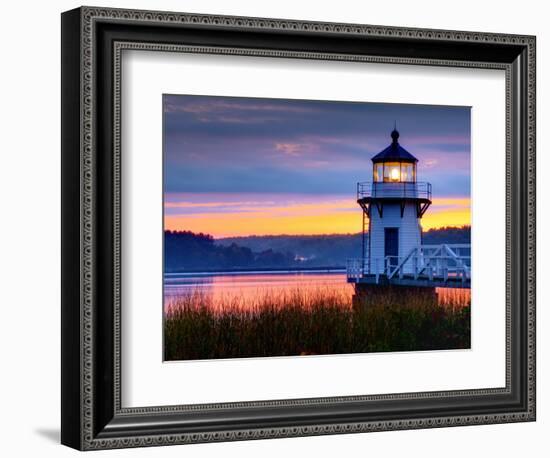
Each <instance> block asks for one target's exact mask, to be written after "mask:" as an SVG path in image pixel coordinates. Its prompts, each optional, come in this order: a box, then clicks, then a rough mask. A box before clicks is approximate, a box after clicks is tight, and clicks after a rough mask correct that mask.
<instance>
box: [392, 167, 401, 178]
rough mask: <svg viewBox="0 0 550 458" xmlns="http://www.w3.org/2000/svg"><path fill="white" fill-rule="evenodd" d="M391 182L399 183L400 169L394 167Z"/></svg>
mask: <svg viewBox="0 0 550 458" xmlns="http://www.w3.org/2000/svg"><path fill="white" fill-rule="evenodd" d="M390 178H391V181H399V169H398V168H397V167H392V169H391V171H390Z"/></svg>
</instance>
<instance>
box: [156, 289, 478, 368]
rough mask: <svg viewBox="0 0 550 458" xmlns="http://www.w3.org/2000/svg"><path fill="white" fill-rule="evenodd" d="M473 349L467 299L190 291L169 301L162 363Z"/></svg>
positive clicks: (326, 291) (456, 296)
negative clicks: (355, 299) (356, 302)
mask: <svg viewBox="0 0 550 458" xmlns="http://www.w3.org/2000/svg"><path fill="white" fill-rule="evenodd" d="M461 348H462V349H463V348H470V303H469V296H465V295H461V294H458V293H457V294H452V292H451V293H450V294H447V296H446V297H444V298H443V301H441V300H440V302H439V304H434V303H433V302H432V301H428V300H426V299H424V298H422V297H419V298H411V300H409V301H407V303H406V305H404V304H402V303H400V301H396V300H395V298H393V297H391V295H387V296H382V297H379V298H377V301H376V303H374V304H369V305H368V306H366V307H353V306H352V303H351V298H350V296H349V295H346V294H344V293H343V292H339V291H331V290H330V289H329V288H327V289H324V288H322V287H320V288H319V289H318V290H315V291H307V292H303V291H301V290H300V289H295V290H289V291H285V292H283V293H274V292H272V291H269V290H268V291H266V292H265V293H263V294H258V295H256V299H255V300H254V301H253V302H252V303H251V302H250V301H249V300H244V299H240V298H239V297H228V298H227V299H226V300H224V299H223V298H222V299H221V300H220V299H219V298H218V299H217V300H216V303H215V304H214V303H213V302H212V299H211V297H209V296H208V295H206V294H204V293H201V292H200V291H196V292H193V293H191V294H189V295H185V296H179V297H177V298H175V299H172V300H170V302H169V303H168V304H167V307H166V312H165V323H164V351H165V360H169V361H174V360H189V359H218V358H245V357H265V356H295V355H323V354H342V353H368V352H384V351H417V350H441V349H461Z"/></svg>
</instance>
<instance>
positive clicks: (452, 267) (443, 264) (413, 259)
mask: <svg viewBox="0 0 550 458" xmlns="http://www.w3.org/2000/svg"><path fill="white" fill-rule="evenodd" d="M470 250H471V246H470V245H469V244H441V245H421V246H420V247H419V248H414V249H413V250H411V251H410V252H409V253H408V254H407V255H406V256H386V257H383V258H362V259H361V258H359V259H349V260H348V262H347V277H348V280H356V279H359V278H362V277H365V276H374V277H375V281H376V283H378V282H379V280H380V277H381V276H382V275H383V276H385V277H386V278H387V279H388V280H391V279H392V278H399V279H403V278H412V279H414V280H418V279H428V280H434V279H438V280H443V281H448V280H449V279H452V280H454V281H460V282H466V281H469V280H470V277H471V256H470Z"/></svg>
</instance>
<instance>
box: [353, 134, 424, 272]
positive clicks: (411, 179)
mask: <svg viewBox="0 0 550 458" xmlns="http://www.w3.org/2000/svg"><path fill="white" fill-rule="evenodd" d="M417 165H418V159H417V158H416V157H414V156H413V155H412V154H411V153H409V152H408V151H407V150H406V149H405V148H403V147H402V146H401V145H400V144H399V132H398V131H397V130H396V129H394V130H393V131H392V132H391V143H390V145H389V146H388V147H387V148H385V149H384V150H382V151H381V152H380V153H378V154H377V155H375V156H374V157H373V158H372V182H369V183H358V187H357V203H358V204H359V205H360V206H361V208H362V209H363V212H364V213H363V217H364V218H366V219H367V220H368V234H369V236H368V239H367V240H365V238H366V234H365V232H366V231H364V232H363V234H364V240H363V249H364V253H363V256H364V257H365V259H366V262H368V264H369V265H368V270H369V272H371V273H374V274H376V273H382V272H384V271H385V270H387V269H388V268H392V267H397V266H398V265H399V264H400V260H401V259H403V258H404V257H405V256H406V255H407V254H408V253H410V252H411V250H413V249H415V248H419V247H420V246H421V244H422V227H421V225H420V221H421V218H422V216H423V215H424V213H425V212H426V210H427V209H428V207H429V206H430V204H431V203H432V201H431V197H432V187H431V184H430V183H426V182H418V181H417V179H416V177H417ZM364 229H366V228H364ZM413 261H414V260H412V259H410V260H408V262H406V263H405V264H404V265H403V266H401V269H402V270H403V271H404V272H405V273H411V272H412V271H413V268H414V267H413Z"/></svg>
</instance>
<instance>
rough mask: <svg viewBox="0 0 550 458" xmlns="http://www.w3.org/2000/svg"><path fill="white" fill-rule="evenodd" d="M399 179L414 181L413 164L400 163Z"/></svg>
mask: <svg viewBox="0 0 550 458" xmlns="http://www.w3.org/2000/svg"><path fill="white" fill-rule="evenodd" d="M401 181H414V164H407V163H402V164H401Z"/></svg>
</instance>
